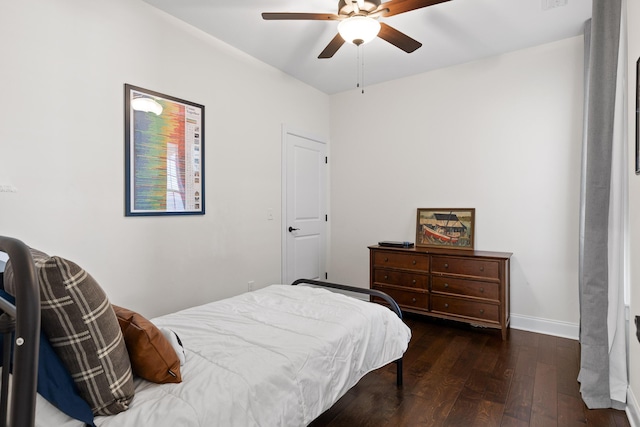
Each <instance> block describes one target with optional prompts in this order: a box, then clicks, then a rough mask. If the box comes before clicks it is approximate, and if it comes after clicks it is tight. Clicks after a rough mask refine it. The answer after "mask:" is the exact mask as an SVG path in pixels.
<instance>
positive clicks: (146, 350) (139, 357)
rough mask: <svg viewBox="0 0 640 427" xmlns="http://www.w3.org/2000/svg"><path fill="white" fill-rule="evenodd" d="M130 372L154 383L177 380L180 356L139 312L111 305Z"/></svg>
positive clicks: (180, 378) (177, 381) (175, 381)
mask: <svg viewBox="0 0 640 427" xmlns="http://www.w3.org/2000/svg"><path fill="white" fill-rule="evenodd" d="M112 307H113V311H114V312H115V313H116V317H117V318H118V323H119V324H120V329H121V330H122V335H124V342H125V344H126V345H127V351H128V352H129V359H130V360H131V368H132V370H133V373H134V374H136V375H137V376H139V377H140V378H144V379H145V380H147V381H151V382H154V383H160V384H164V383H179V382H181V381H182V377H181V376H180V359H179V358H178V355H177V354H176V352H175V350H174V349H173V347H172V346H171V343H169V341H168V340H167V339H166V338H165V337H164V335H162V332H160V330H159V329H158V328H157V327H156V326H155V325H154V324H153V323H151V322H150V321H149V320H147V319H145V318H144V317H143V316H141V315H140V314H138V313H136V312H134V311H131V310H127V309H126V308H122V307H118V306H116V305H113V304H112Z"/></svg>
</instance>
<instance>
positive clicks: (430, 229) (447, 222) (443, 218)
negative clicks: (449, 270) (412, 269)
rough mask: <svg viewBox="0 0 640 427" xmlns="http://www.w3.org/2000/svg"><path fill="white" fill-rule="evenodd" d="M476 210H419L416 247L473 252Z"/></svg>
mask: <svg viewBox="0 0 640 427" xmlns="http://www.w3.org/2000/svg"><path fill="white" fill-rule="evenodd" d="M475 219H476V210H475V208H463V209H461V208H437V209H434V208H418V216H417V220H416V246H422V247H432V248H450V249H468V250H473V244H474V239H473V236H474V233H475Z"/></svg>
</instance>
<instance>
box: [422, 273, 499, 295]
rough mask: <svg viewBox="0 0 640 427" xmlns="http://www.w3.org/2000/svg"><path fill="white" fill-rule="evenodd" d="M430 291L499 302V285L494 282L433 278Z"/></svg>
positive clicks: (442, 277) (443, 277) (444, 277)
mask: <svg viewBox="0 0 640 427" xmlns="http://www.w3.org/2000/svg"><path fill="white" fill-rule="evenodd" d="M431 291H432V292H441V293H447V294H456V295H465V296H471V297H477V298H486V299H490V300H494V301H499V300H500V284H499V283H494V282H479V281H475V280H465V279H456V278H453V277H446V276H433V278H432V279H431Z"/></svg>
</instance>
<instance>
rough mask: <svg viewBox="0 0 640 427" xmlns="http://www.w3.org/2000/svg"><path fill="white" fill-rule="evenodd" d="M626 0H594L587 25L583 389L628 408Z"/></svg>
mask: <svg viewBox="0 0 640 427" xmlns="http://www.w3.org/2000/svg"><path fill="white" fill-rule="evenodd" d="M620 16H621V0H593V13H592V19H591V22H590V23H587V25H586V28H585V125H584V132H585V133H584V145H583V171H582V197H581V215H580V216H581V218H580V220H581V221H580V277H579V280H580V283H579V292H580V346H581V367H580V374H579V376H578V380H579V381H580V383H581V386H580V392H581V394H582V398H583V400H584V402H585V403H586V405H587V406H588V407H589V408H616V409H624V407H625V403H624V398H622V400H623V401H619V400H615V399H612V392H611V380H610V366H611V365H610V364H611V360H610V349H611V346H610V342H611V340H610V338H611V337H610V336H609V330H610V329H609V326H608V315H609V300H610V298H609V295H610V294H609V291H610V289H609V285H610V284H609V257H610V255H609V228H608V224H609V212H610V210H609V208H610V202H611V199H610V194H611V174H612V147H613V142H614V122H615V105H616V79H617V74H618V51H619V43H620Z"/></svg>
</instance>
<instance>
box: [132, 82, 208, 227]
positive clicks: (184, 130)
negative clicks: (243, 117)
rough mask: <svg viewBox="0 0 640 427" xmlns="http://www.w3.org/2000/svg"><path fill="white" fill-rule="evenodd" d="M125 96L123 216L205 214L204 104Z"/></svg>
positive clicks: (138, 91) (146, 93)
mask: <svg viewBox="0 0 640 427" xmlns="http://www.w3.org/2000/svg"><path fill="white" fill-rule="evenodd" d="M124 92H125V98H124V99H125V107H124V110H125V138H124V139H125V215H126V216H140V215H147V216H148V215H204V212H205V203H204V200H205V199H204V106H203V105H200V104H195V103H193V102H189V101H185V100H182V99H178V98H174V97H172V96H167V95H163V94H161V93H158V92H154V91H150V90H147V89H142V88H140V87H137V86H132V85H129V84H125V85H124Z"/></svg>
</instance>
